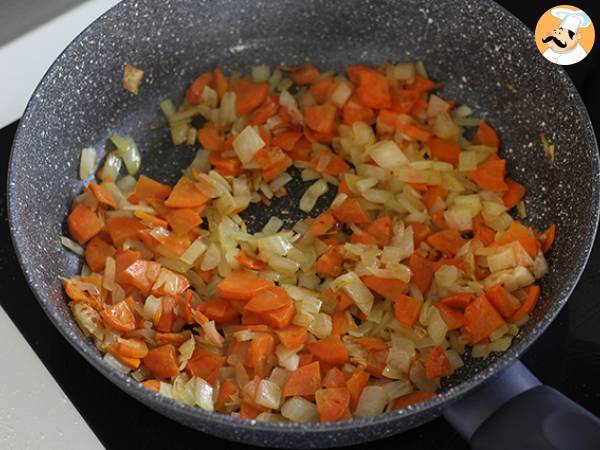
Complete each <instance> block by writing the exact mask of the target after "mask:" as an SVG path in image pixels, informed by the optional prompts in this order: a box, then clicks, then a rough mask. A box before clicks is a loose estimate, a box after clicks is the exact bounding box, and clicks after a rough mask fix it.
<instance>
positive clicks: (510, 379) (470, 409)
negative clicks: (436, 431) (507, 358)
mask: <svg viewBox="0 0 600 450" xmlns="http://www.w3.org/2000/svg"><path fill="white" fill-rule="evenodd" d="M444 417H446V420H448V422H450V424H451V425H452V426H453V427H454V428H455V429H456V430H457V431H458V432H459V433H460V434H461V435H462V436H463V437H464V438H465V439H466V440H467V441H468V442H469V444H470V446H471V448H472V449H474V450H506V449H532V450H546V449H557V450H572V449H577V450H586V449H590V450H592V449H598V448H600V419H598V418H597V417H596V416H594V415H593V414H591V413H590V412H589V411H587V410H585V409H584V408H582V407H581V406H579V405H578V404H577V403H575V402H573V401H572V400H571V399H569V398H568V397H566V396H564V395H563V394H561V393H560V392H558V391H557V390H555V389H553V388H551V387H549V386H545V385H543V384H541V383H540V381H539V380H538V379H537V378H536V377H535V376H534V375H533V374H532V373H531V372H530V371H529V369H527V367H525V366H524V365H523V364H522V363H521V362H520V361H517V362H515V363H514V364H513V365H512V366H510V367H508V368H507V369H504V370H502V371H501V372H500V373H498V374H497V375H496V376H494V377H493V378H491V379H490V380H488V381H486V382H485V383H484V384H483V385H482V386H481V387H478V388H477V389H475V390H473V391H472V392H469V393H468V394H467V395H466V396H465V397H462V398H461V399H459V400H457V401H456V402H454V403H452V404H450V405H449V406H447V407H445V408H444Z"/></svg>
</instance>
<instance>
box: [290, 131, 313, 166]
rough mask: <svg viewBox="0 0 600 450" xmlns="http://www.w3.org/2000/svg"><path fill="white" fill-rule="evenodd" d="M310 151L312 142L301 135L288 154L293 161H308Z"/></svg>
mask: <svg viewBox="0 0 600 450" xmlns="http://www.w3.org/2000/svg"><path fill="white" fill-rule="evenodd" d="M311 151H312V143H311V142H310V141H309V140H308V139H306V137H304V136H303V137H301V138H300V139H299V140H298V142H296V145H295V146H294V148H293V149H292V151H290V152H289V153H288V155H289V157H290V158H292V159H293V160H294V161H308V160H309V159H310V152H311Z"/></svg>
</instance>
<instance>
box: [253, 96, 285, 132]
mask: <svg viewBox="0 0 600 450" xmlns="http://www.w3.org/2000/svg"><path fill="white" fill-rule="evenodd" d="M278 111H279V97H278V96H277V95H276V94H274V93H271V94H269V95H267V98H265V101H264V102H263V103H262V105H260V106H259V107H258V108H256V109H255V110H254V111H252V113H251V114H250V118H249V122H250V125H262V124H264V123H265V122H266V121H267V120H269V119H270V118H271V117H273V116H274V115H276V114H277V112H278Z"/></svg>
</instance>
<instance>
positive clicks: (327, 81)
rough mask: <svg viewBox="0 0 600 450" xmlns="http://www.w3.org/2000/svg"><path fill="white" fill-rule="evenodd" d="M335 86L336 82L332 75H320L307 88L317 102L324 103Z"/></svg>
mask: <svg viewBox="0 0 600 450" xmlns="http://www.w3.org/2000/svg"><path fill="white" fill-rule="evenodd" d="M335 88H336V83H335V81H334V79H333V75H326V76H322V77H321V78H319V79H318V80H315V82H314V83H313V84H312V85H311V87H310V88H309V89H308V92H310V95H312V97H313V98H314V100H315V101H316V102H317V104H322V103H325V101H326V100H327V99H328V98H329V97H330V96H331V94H332V93H333V91H334V90H335Z"/></svg>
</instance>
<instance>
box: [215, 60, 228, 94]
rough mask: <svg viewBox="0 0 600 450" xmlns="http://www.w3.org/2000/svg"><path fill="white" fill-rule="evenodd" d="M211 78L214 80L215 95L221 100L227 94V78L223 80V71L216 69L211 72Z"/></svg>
mask: <svg viewBox="0 0 600 450" xmlns="http://www.w3.org/2000/svg"><path fill="white" fill-rule="evenodd" d="M213 77H214V80H215V91H217V95H218V96H219V98H220V99H221V98H223V94H225V92H227V89H228V87H229V83H228V82H227V78H225V75H224V74H223V71H222V70H221V69H220V68H218V67H217V68H216V69H215V70H213Z"/></svg>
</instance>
